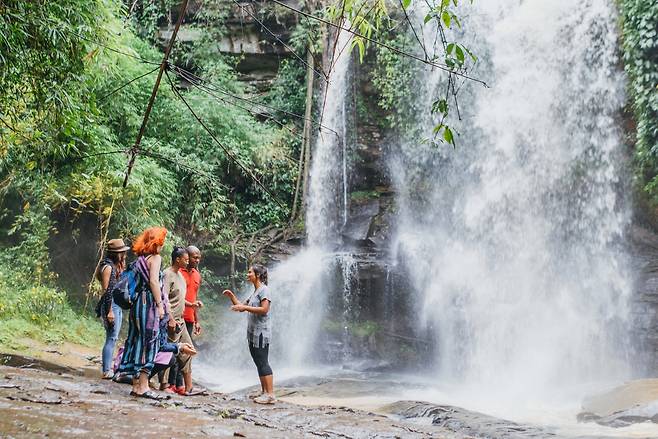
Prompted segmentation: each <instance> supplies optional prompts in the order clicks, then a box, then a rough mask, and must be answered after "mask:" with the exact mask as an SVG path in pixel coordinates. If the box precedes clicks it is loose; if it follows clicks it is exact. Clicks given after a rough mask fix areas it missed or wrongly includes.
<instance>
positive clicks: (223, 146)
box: [165, 70, 288, 210]
mask: <svg viewBox="0 0 658 439" xmlns="http://www.w3.org/2000/svg"><path fill="white" fill-rule="evenodd" d="M165 75H166V76H167V81H169V85H170V86H171V89H172V91H173V92H174V94H175V95H176V96H177V97H178V98H179V99H180V100H181V101H182V102H183V104H185V106H186V107H187V109H188V110H190V113H192V116H194V118H195V119H196V120H197V122H199V124H201V126H202V127H203V129H204V130H205V131H206V132H207V133H208V135H209V136H210V137H211V138H212V139H213V140H214V142H215V143H216V144H217V145H219V147H220V148H221V149H222V150H223V151H224V153H225V154H226V155H227V156H228V157H229V159H230V160H231V161H232V162H233V163H234V164H236V165H237V166H238V167H239V168H240V169H242V170H243V171H244V172H245V173H246V174H247V175H248V176H249V177H250V178H251V179H252V180H253V181H254V182H255V183H256V184H257V185H258V186H260V188H261V189H263V190H264V191H265V192H266V193H267V194H268V195H269V196H270V197H272V199H273V200H274V201H275V202H276V203H277V204H278V205H279V206H280V207H281V208H282V209H285V210H287V209H288V207H287V206H286V205H285V204H284V203H283V202H281V201H280V200H279V199H278V198H277V196H276V195H274V193H273V192H272V191H270V190H269V189H268V188H267V187H266V186H265V185H264V184H263V183H262V182H261V181H260V180H259V179H258V178H257V177H256V176H255V175H254V174H253V172H251V171H250V170H249V169H248V168H247V167H246V166H244V165H243V164H242V163H240V160H238V158H237V157H235V155H234V154H233V153H232V152H231V151H230V150H229V149H228V148H227V147H226V146H225V145H224V144H223V143H222V142H220V141H219V139H217V136H215V134H214V133H213V132H212V130H210V128H208V126H207V125H206V124H205V122H204V121H203V120H202V119H201V118H200V117H199V116H198V115H197V114H196V112H195V111H194V109H193V108H192V107H191V106H190V104H189V103H188V102H187V100H186V99H185V98H184V97H183V95H182V94H181V93H180V92H179V91H178V89H177V88H176V86H175V84H174V82H173V81H172V80H171V77H170V76H169V72H168V71H167V70H165Z"/></svg>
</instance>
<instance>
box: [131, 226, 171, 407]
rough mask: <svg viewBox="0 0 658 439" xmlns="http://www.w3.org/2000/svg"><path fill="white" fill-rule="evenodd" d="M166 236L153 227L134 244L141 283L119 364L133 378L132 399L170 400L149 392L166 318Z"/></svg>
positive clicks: (164, 231)
mask: <svg viewBox="0 0 658 439" xmlns="http://www.w3.org/2000/svg"><path fill="white" fill-rule="evenodd" d="M166 236H167V229H165V228H164V227H151V228H148V229H146V230H144V232H143V233H142V234H141V235H139V237H138V238H137V239H136V240H135V243H134V244H133V252H135V254H137V255H138V258H137V260H136V261H135V262H133V263H132V264H131V265H130V267H129V270H131V272H132V271H136V272H138V275H137V276H136V279H138V281H137V282H136V284H135V287H134V288H135V296H134V300H133V302H132V306H131V307H130V319H129V320H128V323H129V325H128V337H127V338H126V344H125V345H124V349H123V355H122V357H121V364H120V365H119V372H123V373H126V374H128V375H130V376H132V380H133V388H132V391H131V392H130V395H131V396H138V397H141V398H149V399H155V400H159V399H164V398H167V396H163V395H158V394H157V393H154V392H152V391H151V390H149V385H148V378H149V375H150V374H151V371H152V370H153V367H154V365H155V356H156V354H157V353H158V351H159V350H160V323H161V322H160V320H161V319H162V318H163V317H164V315H165V312H164V304H163V301H162V300H163V299H162V298H163V293H162V271H161V270H160V267H161V265H162V258H161V257H160V252H161V251H162V247H163V246H164V242H165V238H166Z"/></svg>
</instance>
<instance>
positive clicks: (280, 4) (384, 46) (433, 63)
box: [233, 0, 489, 88]
mask: <svg viewBox="0 0 658 439" xmlns="http://www.w3.org/2000/svg"><path fill="white" fill-rule="evenodd" d="M233 1H235V0H233ZM271 1H272V2H273V3H276V4H277V5H279V6H282V7H284V8H286V9H288V10H291V11H293V12H296V13H297V14H301V15H304V16H307V17H309V18H311V19H313V20H317V21H319V22H321V23H324V24H326V25H328V26H332V27H335V28H338V29H342V30H345V31H347V32H349V33H351V34H352V35H355V36H357V37H359V38H363V39H364V40H366V41H368V42H369V43H372V44H375V45H377V46H380V47H383V48H385V49H388V50H390V51H391V52H394V53H397V54H398V55H402V56H405V57H407V58H411V59H415V60H416V61H419V62H422V63H423V64H428V65H431V66H433V67H436V68H437V69H440V70H443V71H445V72H448V73H452V74H454V75H457V76H461V77H463V78H466V79H468V80H470V81H473V82H477V83H479V84H482V85H483V86H485V87H487V88H489V86H488V85H487V83H486V82H484V81H482V80H481V79H477V78H474V77H472V76H469V75H467V74H465V73H460V72H457V71H455V70H454V69H451V68H450V67H448V66H444V65H442V64H437V63H435V62H432V61H429V60H425V59H423V58H421V57H419V56H416V55H413V54H411V53H408V52H404V51H402V50H400V49H396V48H395V47H393V46H390V45H388V44H386V43H382V42H381V41H377V40H375V39H373V38H369V37H367V36H365V35H363V34H361V33H359V32H356V31H353V30H350V29H349V28H346V27H344V26H339V25H337V24H335V23H332V22H330V21H328V20H325V19H324V18H321V17H317V16H315V15H313V14H309V13H307V12H304V11H301V10H299V9H297V8H294V7H292V6H289V5H287V4H285V3H283V2H281V1H279V0H271Z"/></svg>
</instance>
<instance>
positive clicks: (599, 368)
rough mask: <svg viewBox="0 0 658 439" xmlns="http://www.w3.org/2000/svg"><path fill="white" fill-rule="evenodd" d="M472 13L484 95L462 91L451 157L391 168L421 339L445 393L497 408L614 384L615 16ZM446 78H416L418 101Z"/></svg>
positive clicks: (492, 5)
mask: <svg viewBox="0 0 658 439" xmlns="http://www.w3.org/2000/svg"><path fill="white" fill-rule="evenodd" d="M475 9H476V12H475V13H470V14H468V16H467V17H466V18H465V20H464V28H465V29H467V33H470V32H474V33H475V34H476V35H477V36H476V37H475V38H474V39H473V40H472V41H470V42H469V43H467V44H468V45H469V47H470V48H471V49H472V50H473V51H474V52H475V53H476V54H480V55H481V56H482V58H483V61H481V62H480V63H481V65H480V66H479V67H478V69H477V75H478V77H481V78H483V79H486V80H487V82H488V83H489V84H490V85H491V86H492V88H491V89H485V88H483V87H479V86H477V85H476V84H468V85H467V87H468V89H467V90H466V91H465V93H464V94H463V95H462V102H461V108H462V111H463V120H462V121H461V122H457V130H458V131H459V132H460V133H461V135H460V136H459V137H458V139H457V148H456V150H453V149H452V148H451V147H450V146H448V145H445V146H443V147H442V146H439V147H438V149H437V148H434V147H431V146H427V145H422V144H419V143H414V142H406V143H402V144H401V145H400V146H399V148H398V149H397V154H395V158H394V159H393V160H392V161H391V174H392V175H394V176H396V181H395V186H396V187H395V189H396V192H397V193H399V194H400V197H399V205H400V215H399V222H398V229H397V235H396V242H395V244H394V253H395V255H396V259H397V261H398V264H400V265H401V266H402V267H403V269H404V270H406V271H407V272H408V274H409V278H410V279H411V281H412V285H413V289H414V291H413V294H415V295H416V296H417V298H418V301H419V306H418V308H417V310H416V311H417V317H418V320H417V322H418V330H419V331H421V332H425V333H429V334H431V336H433V339H434V343H435V344H436V356H435V358H436V363H435V364H434V368H435V370H436V371H437V372H438V374H439V376H440V378H441V379H442V380H447V381H449V382H453V383H455V382H456V383H462V384H463V385H464V386H466V387H467V388H473V389H476V388H477V389H478V391H479V392H484V393H491V394H492V395H497V397H498V396H500V395H502V394H508V395H510V397H511V398H515V397H518V395H519V394H523V395H529V394H533V395H542V394H547V393H551V394H552V393H554V392H555V391H556V389H568V388H570V387H572V386H575V385H582V384H583V383H590V382H595V381H611V382H614V381H616V380H621V379H624V378H626V377H628V376H629V372H630V371H629V368H628V359H627V357H626V356H627V354H628V352H627V349H628V346H629V343H628V339H627V334H628V325H629V315H628V299H629V296H630V294H631V286H632V282H631V281H632V279H631V273H630V270H629V267H628V261H627V257H626V255H625V252H624V250H623V234H624V229H625V227H626V226H627V224H628V221H629V218H630V205H629V203H628V200H626V199H624V198H623V197H622V196H621V195H620V194H622V193H623V192H624V190H625V189H627V188H626V187H625V185H624V184H623V181H624V179H625V178H626V176H625V172H626V169H625V167H624V157H623V144H622V141H621V136H620V132H619V129H618V128H617V125H618V124H617V122H616V121H615V117H616V115H617V113H618V112H619V111H620V109H621V108H622V106H623V105H624V94H623V89H624V82H623V76H622V74H621V72H620V70H619V68H618V67H617V66H616V63H617V61H618V60H617V53H616V43H617V41H616V39H617V34H616V27H615V26H616V20H617V18H616V14H615V10H614V5H613V4H612V2H609V1H607V0H591V1H587V2H573V1H566V0H558V1H552V2H540V1H525V2H518V1H507V0H498V1H487V2H477V3H476V6H475ZM469 10H471V9H469ZM444 77H445V75H444V73H443V72H441V71H437V70H434V71H432V70H431V69H427V70H425V72H424V77H423V81H422V82H423V83H424V84H427V85H428V87H429V89H425V90H423V93H421V96H427V95H428V94H429V95H430V96H432V97H435V96H437V94H436V92H437V90H436V85H437V84H438V85H440V84H441V83H442V81H443V80H445V79H444ZM422 99H423V101H422V102H421V103H419V112H420V113H421V114H428V113H429V104H430V103H431V99H428V98H427V97H425V98H422ZM433 123H435V121H432V120H429V118H426V120H425V121H424V126H423V127H422V128H423V131H424V133H425V136H426V137H431V135H432V134H431V128H432V127H433Z"/></svg>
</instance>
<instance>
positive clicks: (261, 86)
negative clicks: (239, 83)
mask: <svg viewBox="0 0 658 439" xmlns="http://www.w3.org/2000/svg"><path fill="white" fill-rule="evenodd" d="M285 3H286V4H289V5H290V6H293V7H295V8H300V7H301V6H302V5H301V2H300V1H297V0H286V1H285ZM200 7H201V2H198V1H197V2H190V4H189V6H188V12H187V14H186V15H187V16H186V20H185V23H184V24H183V25H182V26H181V29H180V31H179V33H178V41H180V42H182V43H183V44H185V43H193V42H194V41H197V40H199V39H200V38H202V37H203V32H204V30H203V28H202V27H200V23H199V22H198V20H197V18H196V17H197V14H198V12H199V8H200ZM177 10H178V8H174V9H173V10H172V11H171V14H170V17H169V20H168V23H163V24H162V26H161V28H160V31H159V32H158V39H159V40H160V41H161V42H162V44H163V45H164V44H165V42H167V41H168V40H169V38H170V37H171V32H172V30H173V26H172V24H171V23H175V20H176V18H177V17H176V16H175V14H176V11H177ZM223 13H224V14H225V15H226V19H225V20H223V23H222V24H223V26H224V28H225V30H224V32H222V36H221V38H220V39H219V40H217V42H216V49H217V51H218V52H219V53H222V54H225V55H232V56H234V57H235V58H236V59H237V60H238V62H237V65H236V70H237V72H238V74H239V78H240V79H241V80H243V81H245V82H247V83H249V84H251V85H253V86H254V87H255V88H256V90H257V91H259V92H263V91H267V90H268V89H269V87H270V85H271V82H272V80H273V79H274V77H275V76H276V74H277V72H278V70H279V65H280V63H281V60H283V59H286V58H289V57H291V56H293V54H292V52H291V50H290V47H289V43H290V37H291V34H292V31H293V30H294V28H295V26H296V25H297V23H298V16H297V15H295V14H294V13H292V12H290V11H289V10H287V9H285V8H283V7H281V6H277V5H275V4H273V3H269V4H268V3H255V2H250V1H235V2H232V1H229V2H228V4H227V6H226V10H225V11H223ZM302 86H303V85H302Z"/></svg>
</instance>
